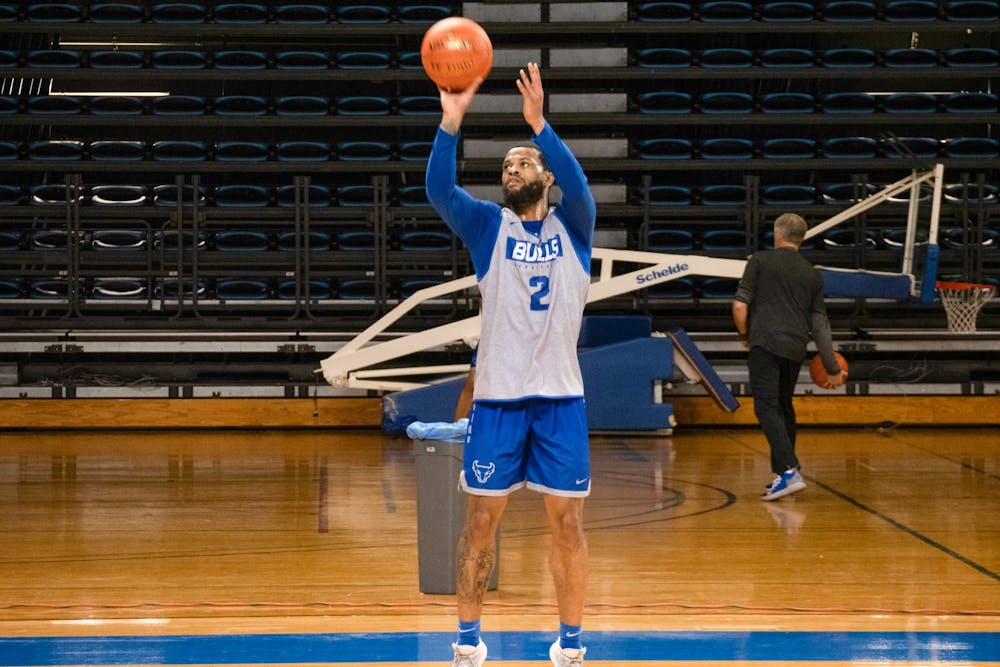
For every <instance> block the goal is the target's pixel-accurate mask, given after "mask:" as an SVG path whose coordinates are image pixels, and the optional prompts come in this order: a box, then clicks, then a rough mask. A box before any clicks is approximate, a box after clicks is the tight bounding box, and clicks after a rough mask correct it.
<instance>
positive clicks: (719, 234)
mask: <svg viewBox="0 0 1000 667" xmlns="http://www.w3.org/2000/svg"><path fill="white" fill-rule="evenodd" d="M746 245H747V240H746V233H745V232H743V230H740V229H709V230H708V231H705V232H703V233H702V235H701V249H702V250H705V251H707V252H733V251H737V250H744V249H745V248H746Z"/></svg>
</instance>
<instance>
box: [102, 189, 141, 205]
mask: <svg viewBox="0 0 1000 667" xmlns="http://www.w3.org/2000/svg"><path fill="white" fill-rule="evenodd" d="M90 203H91V204H93V205H94V206H145V205H146V204H147V203H149V193H148V192H147V190H146V187H145V186H143V185H95V186H92V187H91V188H90Z"/></svg>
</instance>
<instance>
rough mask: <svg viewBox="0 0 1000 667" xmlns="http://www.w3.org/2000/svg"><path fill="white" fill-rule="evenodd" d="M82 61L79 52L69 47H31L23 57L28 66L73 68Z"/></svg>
mask: <svg viewBox="0 0 1000 667" xmlns="http://www.w3.org/2000/svg"><path fill="white" fill-rule="evenodd" d="M82 61H83V59H82V57H81V55H80V52H79V51H73V50H70V49H32V50H30V51H28V53H27V55H26V56H25V59H24V63H25V65H27V66H28V67H45V68H50V69H73V68H76V67H79V66H80V64H81V62H82Z"/></svg>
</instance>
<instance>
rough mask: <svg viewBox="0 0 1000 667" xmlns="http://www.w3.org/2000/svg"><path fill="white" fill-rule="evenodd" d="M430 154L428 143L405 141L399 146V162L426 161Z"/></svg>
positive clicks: (429, 144)
mask: <svg viewBox="0 0 1000 667" xmlns="http://www.w3.org/2000/svg"><path fill="white" fill-rule="evenodd" d="M430 154H431V142H429V141H407V142H404V143H402V144H400V145H399V159H400V160H426V159H427V158H428V157H430Z"/></svg>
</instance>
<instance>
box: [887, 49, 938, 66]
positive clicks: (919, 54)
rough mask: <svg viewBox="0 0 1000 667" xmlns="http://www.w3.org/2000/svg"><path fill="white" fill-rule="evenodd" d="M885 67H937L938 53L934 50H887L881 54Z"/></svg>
mask: <svg viewBox="0 0 1000 667" xmlns="http://www.w3.org/2000/svg"><path fill="white" fill-rule="evenodd" d="M882 62H883V63H884V64H885V66H886V67H910V68H916V67H937V66H938V65H939V64H940V63H939V61H938V52H937V51H935V50H934V49H917V48H909V49H889V50H887V51H885V52H883V53H882Z"/></svg>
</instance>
